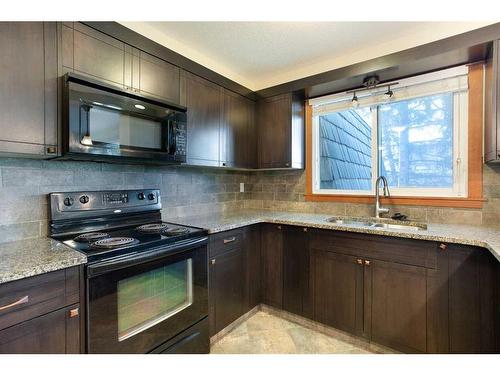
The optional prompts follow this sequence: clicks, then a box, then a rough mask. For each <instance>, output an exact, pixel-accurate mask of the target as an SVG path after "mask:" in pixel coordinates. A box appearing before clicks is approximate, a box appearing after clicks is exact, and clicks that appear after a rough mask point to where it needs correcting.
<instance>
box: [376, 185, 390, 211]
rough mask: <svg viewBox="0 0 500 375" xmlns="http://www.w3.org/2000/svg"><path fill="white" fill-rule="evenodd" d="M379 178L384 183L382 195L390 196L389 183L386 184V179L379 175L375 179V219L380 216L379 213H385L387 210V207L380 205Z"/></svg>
mask: <svg viewBox="0 0 500 375" xmlns="http://www.w3.org/2000/svg"><path fill="white" fill-rule="evenodd" d="M380 180H382V182H383V184H384V197H390V196H391V193H390V192H389V185H388V184H387V179H386V178H385V177H384V176H380V177H379V178H377V180H376V181H375V217H376V218H377V219H379V218H380V214H386V213H387V212H389V209H388V208H385V207H382V206H381V205H380Z"/></svg>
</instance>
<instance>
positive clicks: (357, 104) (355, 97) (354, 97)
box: [351, 91, 359, 108]
mask: <svg viewBox="0 0 500 375" xmlns="http://www.w3.org/2000/svg"><path fill="white" fill-rule="evenodd" d="M351 102H352V106H353V107H354V108H358V106H359V101H358V97H357V96H356V91H354V95H353V96H352V99H351Z"/></svg>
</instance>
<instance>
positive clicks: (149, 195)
mask: <svg viewBox="0 0 500 375" xmlns="http://www.w3.org/2000/svg"><path fill="white" fill-rule="evenodd" d="M148 199H149V200H150V201H152V200H153V199H155V195H154V194H153V193H149V194H148Z"/></svg>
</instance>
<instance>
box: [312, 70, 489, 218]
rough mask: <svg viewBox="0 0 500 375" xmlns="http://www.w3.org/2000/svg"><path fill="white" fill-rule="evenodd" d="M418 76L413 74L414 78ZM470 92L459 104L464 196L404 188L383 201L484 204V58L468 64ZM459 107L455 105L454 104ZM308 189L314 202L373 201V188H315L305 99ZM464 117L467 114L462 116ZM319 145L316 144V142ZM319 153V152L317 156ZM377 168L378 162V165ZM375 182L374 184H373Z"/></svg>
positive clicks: (474, 205)
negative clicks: (463, 127) (330, 191)
mask: <svg viewBox="0 0 500 375" xmlns="http://www.w3.org/2000/svg"><path fill="white" fill-rule="evenodd" d="M415 78H417V77H414V78H413V79H415ZM467 81H468V95H467V98H466V99H463V100H465V102H466V103H467V105H466V106H460V108H461V110H462V112H463V111H464V110H466V114H467V121H466V124H467V126H466V128H467V131H466V134H467V136H466V137H463V138H461V140H462V142H464V143H466V144H467V147H466V155H464V156H465V157H463V158H462V161H466V163H467V168H466V169H465V171H466V172H465V175H466V177H465V178H464V181H465V182H464V184H465V189H464V193H463V194H462V195H463V196H461V197H456V196H451V197H449V196H421V195H420V196H408V195H404V191H400V192H399V193H400V194H396V191H393V190H394V189H393V190H391V197H389V198H381V200H382V203H384V204H386V205H387V204H388V205H392V204H396V205H418V206H434V207H455V208H481V207H482V206H483V202H484V198H483V192H482V169H483V153H482V149H483V140H482V134H483V98H484V64H483V63H482V62H480V63H475V64H471V65H469V66H468V74H467ZM455 108H456V106H455ZM305 112H306V193H305V200H306V201H313V202H345V203H373V202H374V195H375V194H374V191H373V188H372V189H371V190H370V191H353V192H351V193H350V194H345V193H347V192H346V191H343V192H342V193H337V194H323V193H318V192H315V191H314V184H313V160H312V159H313V157H314V156H315V155H316V154H313V147H315V145H314V144H313V136H312V132H313V124H312V123H313V109H312V106H311V105H310V103H307V102H306V111H305ZM462 118H464V117H462ZM316 147H317V145H316ZM318 157H319V156H318ZM377 168H378V166H377ZM373 185H374V184H373Z"/></svg>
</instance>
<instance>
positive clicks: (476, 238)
mask: <svg viewBox="0 0 500 375" xmlns="http://www.w3.org/2000/svg"><path fill="white" fill-rule="evenodd" d="M332 216H336V215H326V214H310V213H298V212H283V211H282V212H277V211H265V210H242V211H232V212H225V213H215V214H210V215H206V216H195V217H177V218H169V219H167V220H166V221H169V222H172V223H178V224H184V225H190V226H195V227H200V228H204V229H207V230H208V233H217V232H223V231H226V230H230V229H235V228H240V227H244V226H247V225H252V224H258V223H274V224H283V225H299V226H307V227H311V228H321V229H332V230H338V231H345V232H357V233H369V234H375V235H381V236H392V237H401V238H413V239H419V240H427V241H437V242H448V243H457V244H463V245H472V246H479V247H483V248H486V249H488V250H489V251H490V252H491V253H492V254H493V255H494V256H495V258H497V260H498V261H499V262H500V229H497V228H490V227H479V226H472V225H457V224H434V223H428V224H427V230H422V231H412V230H408V229H385V228H370V227H359V226H352V225H349V224H336V223H332V222H328V221H327V219H328V218H330V217H332Z"/></svg>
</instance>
